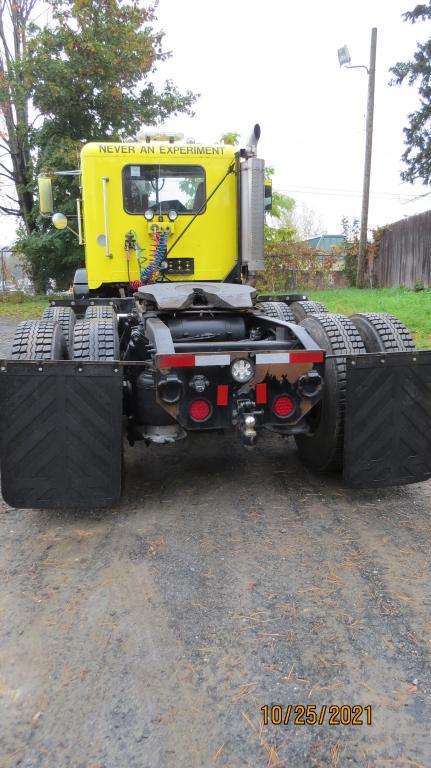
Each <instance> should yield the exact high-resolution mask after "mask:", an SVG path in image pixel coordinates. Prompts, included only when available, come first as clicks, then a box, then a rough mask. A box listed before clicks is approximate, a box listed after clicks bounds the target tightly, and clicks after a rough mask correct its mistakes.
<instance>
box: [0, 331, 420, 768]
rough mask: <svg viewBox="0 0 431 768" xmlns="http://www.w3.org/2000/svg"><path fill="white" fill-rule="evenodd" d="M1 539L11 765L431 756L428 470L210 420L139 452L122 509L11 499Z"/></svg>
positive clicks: (4, 760)
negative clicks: (340, 466) (353, 466)
mask: <svg viewBox="0 0 431 768" xmlns="http://www.w3.org/2000/svg"><path fill="white" fill-rule="evenodd" d="M1 328H2V326H1V325H0V332H1ZM2 339H3V341H5V336H4V335H3V336H2ZM4 353H5V343H4V344H3V347H0V354H4ZM0 537H1V542H2V544H1V550H0V572H1V578H2V590H1V593H0V617H1V625H0V707H1V719H0V723H1V725H0V767H1V768H12V767H13V766H20V768H46V767H49V768H51V766H52V767H54V766H55V768H209V767H210V766H224V767H225V768H248V767H250V768H267V767H268V766H272V768H276V766H277V768H290V767H292V768H318V767H320V766H322V768H323V767H324V768H327V766H332V768H336V767H338V768H345V767H346V766H361V768H362V767H364V768H365V767H368V768H374V767H375V768H380V767H381V768H387V767H390V768H415V767H416V768H424V767H426V768H430V767H431V734H430V721H431V661H430V643H431V633H430V626H431V624H430V607H431V587H430V541H431V483H427V484H423V485H418V486H410V487H405V488H400V489H390V490H385V491H381V492H379V493H378V495H376V494H375V493H373V492H371V491H365V492H364V491H351V490H348V489H345V488H344V487H343V486H342V485H341V482H340V481H339V480H338V479H337V478H331V479H327V478H321V477H317V476H315V475H312V474H310V473H309V472H308V471H307V470H306V469H304V467H303V466H302V465H301V464H300V462H299V461H298V459H297V457H296V452H295V449H294V446H293V445H292V444H290V445H289V444H288V445H286V444H285V443H283V442H281V440H278V439H274V438H272V437H267V438H265V439H263V440H261V442H260V443H259V445H258V447H257V448H256V449H255V450H254V451H252V452H248V451H246V450H245V449H243V448H242V447H241V446H240V445H239V444H238V443H237V442H236V441H233V442H232V440H231V438H229V437H217V438H215V439H214V438H213V437H211V438H209V437H205V436H199V435H198V436H196V438H195V439H194V440H190V442H188V443H187V444H186V443H185V442H184V443H181V444H178V445H175V446H172V447H169V448H161V447H160V448H156V449H147V448H146V447H144V446H142V445H138V446H136V447H135V448H133V449H130V450H128V451H127V452H126V477H125V491H124V497H123V500H122V502H121V504H120V505H119V506H118V507H117V508H115V509H110V510H107V511H105V512H98V511H94V510H88V511H86V512H83V513H81V514H77V513H76V512H75V513H70V512H67V511H64V512H63V511H62V512H60V513H56V512H48V511H34V510H32V511H23V510H14V509H11V508H9V507H7V506H6V504H4V503H3V502H1V504H0ZM274 703H279V704H281V705H282V706H283V708H284V712H283V716H284V715H285V713H286V711H287V707H288V705H293V706H295V705H299V704H304V705H307V704H310V705H313V704H315V705H317V707H318V709H317V713H318V715H319V716H321V714H322V711H324V710H323V709H322V705H325V704H326V705H331V704H339V705H355V704H358V705H363V706H365V705H368V704H369V705H371V707H372V725H371V726H369V725H366V724H363V725H341V724H340V725H332V726H330V725H328V716H329V712H328V710H327V711H326V712H325V714H324V718H323V719H324V723H323V724H322V725H318V724H316V725H294V724H293V723H292V721H290V722H289V724H288V725H280V726H274V725H270V726H266V727H264V726H263V725H262V712H261V707H262V706H263V705H265V704H269V705H271V704H274ZM292 711H293V710H292ZM343 711H344V713H346V712H347V710H343ZM275 712H277V710H275ZM292 719H293V715H292ZM310 719H313V718H312V717H311V718H310ZM347 719H348V718H347ZM363 719H364V720H365V715H364V717H363Z"/></svg>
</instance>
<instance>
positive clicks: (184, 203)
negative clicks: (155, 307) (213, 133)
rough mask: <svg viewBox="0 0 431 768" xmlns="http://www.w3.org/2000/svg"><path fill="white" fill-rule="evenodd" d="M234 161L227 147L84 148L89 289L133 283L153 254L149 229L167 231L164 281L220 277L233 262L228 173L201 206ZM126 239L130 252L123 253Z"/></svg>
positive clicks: (233, 184)
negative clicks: (166, 262)
mask: <svg viewBox="0 0 431 768" xmlns="http://www.w3.org/2000/svg"><path fill="white" fill-rule="evenodd" d="M234 163H235V150H234V148H233V147H230V146H208V147H206V146H200V145H196V144H169V143H161V142H151V143H130V144H123V143H121V144H120V143H90V144H87V145H86V146H85V147H84V148H83V150H82V153H81V170H82V203H83V224H84V238H85V261H86V268H87V274H88V283H89V287H90V289H95V288H98V287H99V286H100V285H102V284H106V283H128V282H133V281H138V280H140V276H141V272H142V270H143V269H145V267H147V266H148V265H149V264H150V263H151V260H152V257H153V255H154V251H155V245H156V239H155V230H156V231H157V230H159V231H163V232H166V231H167V232H168V241H167V251H168V254H167V255H168V265H169V266H168V269H167V270H166V272H165V274H166V276H167V277H168V278H169V280H182V281H183V280H216V281H221V280H224V279H225V278H226V277H227V275H228V274H229V273H230V272H231V270H232V269H233V268H234V267H235V264H236V261H237V251H238V243H237V178H236V174H235V173H228V175H227V176H226V178H225V179H224V181H223V182H222V184H221V185H220V187H219V189H218V190H217V191H216V192H215V194H214V196H213V197H212V198H211V200H209V202H206V201H207V199H208V197H209V196H210V195H211V193H212V192H213V190H214V189H215V187H216V186H217V185H218V184H219V182H220V181H221V180H222V179H223V177H224V176H225V175H226V173H227V172H228V170H229V168H230V167H232V166H233V164H234ZM202 206H204V207H203V208H202ZM201 209H202V212H201V213H198V215H197V216H196V218H195V220H194V221H192V220H193V216H195V214H196V213H197V212H198V211H200V210H201ZM148 211H150V212H151V213H148ZM172 211H175V213H176V214H177V216H176V218H175V220H174V221H170V219H169V217H168V214H169V213H170V212H172ZM145 213H147V216H148V217H150V216H151V215H152V216H153V218H152V219H151V220H150V221H147V219H146V218H145V216H144V214H145ZM171 217H172V218H173V217H174V214H172V213H171ZM190 222H192V223H191V224H190ZM188 225H190V226H189V227H188V229H187V231H186V232H184V230H185V229H186V227H187V226H188ZM183 232H184V235H183V236H182V237H181V238H180V239H179V240H178V243H177V244H175V245H174V243H175V241H176V240H177V239H178V238H179V236H180V235H181V234H182V233H183ZM129 233H132V234H131V235H130V234H129ZM128 237H129V242H130V240H133V243H134V247H133V248H132V249H130V248H129V250H128V251H127V250H126V247H125V243H126V240H127V238H128ZM172 246H174V247H172ZM171 248H172V252H170V249H171Z"/></svg>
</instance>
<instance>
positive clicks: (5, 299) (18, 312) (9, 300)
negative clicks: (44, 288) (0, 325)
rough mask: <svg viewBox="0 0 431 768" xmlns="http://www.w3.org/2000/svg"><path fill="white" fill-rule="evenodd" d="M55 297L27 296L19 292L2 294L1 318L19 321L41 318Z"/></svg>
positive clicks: (0, 304)
mask: <svg viewBox="0 0 431 768" xmlns="http://www.w3.org/2000/svg"><path fill="white" fill-rule="evenodd" d="M51 298H55V297H54V296H27V295H26V294H24V293H21V292H19V291H17V292H14V293H4V294H2V293H0V317H16V318H17V319H19V320H30V319H31V320H32V319H35V318H38V317H40V316H41V314H42V312H43V310H44V309H46V307H48V306H49V300H50V299H51Z"/></svg>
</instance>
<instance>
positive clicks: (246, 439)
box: [232, 398, 263, 448]
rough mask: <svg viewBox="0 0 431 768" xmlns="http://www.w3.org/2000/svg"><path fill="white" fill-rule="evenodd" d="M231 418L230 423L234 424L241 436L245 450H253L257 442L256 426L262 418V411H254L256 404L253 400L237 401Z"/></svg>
mask: <svg viewBox="0 0 431 768" xmlns="http://www.w3.org/2000/svg"><path fill="white" fill-rule="evenodd" d="M232 417H233V418H232V422H233V423H234V424H236V426H237V429H238V430H239V432H240V434H241V440H242V442H243V444H244V445H245V446H246V447H247V448H253V447H254V446H255V445H256V440H257V431H256V426H257V425H258V423H259V421H261V419H262V418H263V411H262V410H261V409H256V403H255V402H254V401H253V400H249V399H248V398H244V399H242V400H238V402H237V408H236V409H235V410H234V411H233V413H232Z"/></svg>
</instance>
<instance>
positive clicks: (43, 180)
mask: <svg viewBox="0 0 431 768" xmlns="http://www.w3.org/2000/svg"><path fill="white" fill-rule="evenodd" d="M37 184H38V187H39V208H40V212H41V214H42V216H51V215H52V214H53V213H54V203H53V200H52V184H51V179H50V178H49V176H39V177H38V180H37Z"/></svg>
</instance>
